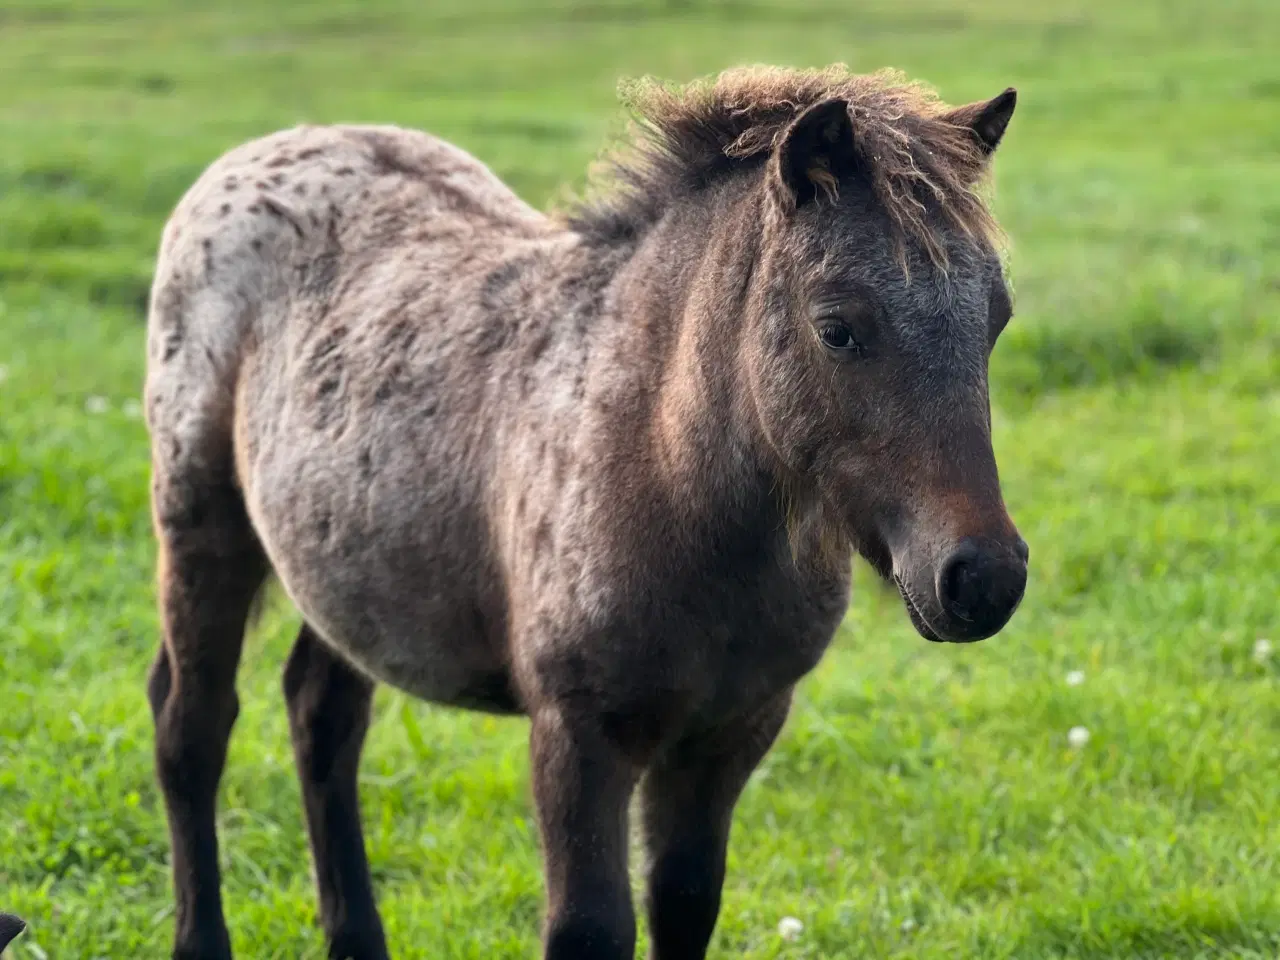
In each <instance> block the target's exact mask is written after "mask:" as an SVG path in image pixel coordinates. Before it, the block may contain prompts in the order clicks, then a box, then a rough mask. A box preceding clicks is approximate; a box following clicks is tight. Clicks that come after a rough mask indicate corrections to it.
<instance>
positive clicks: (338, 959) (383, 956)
mask: <svg viewBox="0 0 1280 960" xmlns="http://www.w3.org/2000/svg"><path fill="white" fill-rule="evenodd" d="M329 960H389V956H388V954H387V944H386V941H385V940H384V939H383V936H382V931H381V930H380V929H379V930H350V931H343V932H342V933H339V934H337V935H335V936H334V938H333V939H332V940H331V941H330V942H329Z"/></svg>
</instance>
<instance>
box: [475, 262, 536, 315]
mask: <svg viewBox="0 0 1280 960" xmlns="http://www.w3.org/2000/svg"><path fill="white" fill-rule="evenodd" d="M532 262H533V258H532V257H527V256H525V257H512V258H511V259H509V260H504V261H503V262H502V263H500V264H499V265H498V266H496V267H494V268H493V269H492V270H490V271H489V272H488V273H487V274H486V275H485V278H484V282H483V283H481V284H480V305H481V306H482V307H484V308H485V309H486V310H489V311H494V310H503V309H509V306H510V305H509V303H508V299H507V297H506V294H507V293H508V292H509V291H510V290H511V288H512V287H513V286H514V285H515V283H516V281H517V280H518V279H519V278H520V276H521V275H522V274H523V273H524V272H525V271H526V270H528V269H529V265H530V264H531V263H532Z"/></svg>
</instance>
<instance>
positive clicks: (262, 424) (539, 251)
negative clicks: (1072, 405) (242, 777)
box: [146, 68, 1027, 960]
mask: <svg viewBox="0 0 1280 960" xmlns="http://www.w3.org/2000/svg"><path fill="white" fill-rule="evenodd" d="M632 102H633V106H634V108H635V110H636V111H637V113H638V115H639V117H640V120H641V124H640V129H639V131H638V132H637V134H636V137H635V139H634V141H633V142H632V143H631V144H630V146H629V147H628V148H625V149H623V150H622V151H621V152H620V153H619V154H618V155H617V156H615V157H614V162H613V165H612V174H611V176H610V181H609V183H608V184H606V185H605V186H604V188H603V190H602V191H601V192H598V193H597V195H596V198H595V199H594V200H592V201H590V202H587V203H584V204H582V205H580V206H579V207H578V208H577V209H576V210H575V211H574V212H572V213H571V214H570V215H568V216H565V217H561V218H558V219H552V218H549V217H546V216H543V215H542V214H539V213H537V212H535V211H534V210H533V209H531V208H530V207H528V206H526V205H525V204H524V203H523V202H521V201H520V200H519V199H518V198H517V197H516V196H515V195H514V194H513V193H512V192H511V191H510V190H508V189H507V188H506V187H505V186H504V185H503V184H502V183H501V182H499V181H498V180H497V178H496V177H494V175H493V174H492V173H490V171H489V170H488V169H486V168H485V167H484V166H483V165H482V164H481V163H479V162H478V161H477V160H475V159H473V158H472V157H470V156H468V155H467V154H465V153H463V152H462V151H461V150H458V149H457V148H455V147H453V146H450V145H449V144H447V143H444V142H442V141H440V140H437V139H434V138H432V137H430V136H427V135H425V134H422V133H416V132H411V131H408V130H403V129H399V128H395V127H358V126H339V127H302V128H298V129H293V130H289V131H286V132H282V133H277V134H275V135H272V136H268V137H266V138H264V139H261V140H257V141H254V142H252V143H249V144H247V145H245V146H242V147H239V148H237V149H235V150H232V151H231V152H229V153H227V154H226V155H225V156H223V157H222V158H221V159H219V160H218V161H217V162H216V163H214V164H213V166H211V167H210V168H209V170H208V171H207V172H206V173H205V174H204V175H203V176H202V177H201V178H200V179H199V181H198V182H197V183H196V184H195V185H194V186H193V187H192V188H191V190H190V191H189V192H188V193H187V194H186V196H185V197H184V198H183V199H182V201H181V202H180V204H179V205H178V207H177V209H176V211H175V212H174V214H173V216H172V217H171V219H170V220H169V223H168V225H167V226H166V228H165V231H164V235H163V239H162V244H161V250H160V255H159V262H158V265H157V271H156V277H155V282H154V287H153V290H152V300H151V309H150V320H149V337H148V348H147V349H148V357H147V359H148V370H147V383H146V412H147V422H148V425H149V430H150V434H151V443H152V460H153V489H152V504H153V514H154V522H155V530H156V535H157V539H158V541H159V594H160V607H161V614H162V623H163V633H164V636H163V643H162V645H161V648H160V652H159V655H158V657H157V659H156V662H155V664H154V666H153V669H152V672H151V676H150V681H149V685H148V694H149V699H150V702H151V706H152V709H153V712H154V717H155V725H156V744H155V746H156V765H157V773H158V778H159V782H160V786H161V788H162V791H163V794H164V800H165V805H166V810H167V814H168V822H169V827H170V834H171V837H170V839H171V844H172V860H173V877H174V885H175V894H176V901H177V911H176V940H175V945H174V951H173V956H174V957H177V958H183V960H196V958H199V960H225V958H228V957H230V956H231V947H230V940H229V937H228V933H227V928H226V925H225V922H224V918H223V911H222V904H221V897H220V892H219V873H218V854H217V838H216V836H215V821H214V812H215V795H216V791H217V786H218V781H219V777H220V775H221V772H222V767H223V763H224V759H225V755H226V748H227V741H228V737H229V736H230V733H231V728H232V725H233V724H234V722H235V718H236V713H237V709H238V706H237V699H236V692H235V674H236V666H237V662H238V660H239V656H240V649H241V640H242V636H243V633H244V630H245V624H246V619H247V617H248V615H249V611H250V608H251V605H252V603H253V600H254V597H255V594H256V593H257V592H258V591H259V589H260V588H261V587H262V585H263V582H264V580H265V578H266V577H267V576H268V574H269V573H272V572H274V574H275V575H276V576H277V577H278V578H279V580H280V582H281V583H282V584H283V586H284V589H285V590H286V591H287V593H288V594H289V596H290V597H291V598H292V600H293V602H294V603H295V604H296V605H297V608H298V610H299V611H300V612H301V614H302V617H303V620H304V625H303V626H302V628H301V632H300V633H299V635H298V638H297V642H296V644H295V646H294V649H293V652H292V653H291V654H290V656H289V660H288V663H287V665H286V667H285V670H284V693H285V697H286V700H287V704H288V714H289V721H290V728H291V731H292V736H293V743H294V749H295V754H296V760H297V769H298V775H299V777H300V779H301V784H302V796H303V800H304V806H305V812H306V818H307V824H308V829H309V834H310V842H311V850H312V855H313V859H314V864H315V875H316V879H317V883H318V887H319V901H320V917H321V921H322V924H323V926H324V929H325V932H326V935H327V938H328V944H329V955H330V956H331V957H334V958H358V960H375V958H385V957H386V956H387V948H386V943H385V938H384V935H383V930H382V925H381V922H380V920H379V917H378V912H377V909H376V907H375V903H374V895H373V891H372V888H371V884H370V879H369V868H368V863H367V861H366V858H365V850H364V841H363V837H362V834H361V825H360V817H359V809H358V801H357V790H356V772H357V765H358V761H359V756H360V751H361V745H362V742H363V739H364V736H365V732H366V729H367V727H368V723H369V709H370V701H371V699H372V694H373V688H374V684H375V682H383V683H388V684H392V685H394V686H396V687H399V688H400V689H402V690H405V691H408V692H409V693H411V694H414V695H416V696H418V697H421V698H424V699H426V700H430V701H434V702H436V703H441V704H450V705H455V706H462V707H469V708H474V709H478V710H488V711H493V712H498V713H510V714H523V715H525V716H527V717H528V718H529V720H530V722H531V745H530V749H531V757H532V768H531V769H532V782H533V795H534V800H535V802H536V808H537V816H538V825H539V829H540V833H541V837H542V849H543V855H544V860H545V874H546V886H547V906H546V922H545V929H544V933H543V936H544V956H545V957H546V958H548V960H570V958H572V960H579V958H592V960H621V958H630V957H632V955H633V953H634V949H635V918H634V914H633V910H632V903H631V897H630V890H629V886H628V874H627V863H626V857H627V837H628V825H627V811H628V803H629V800H630V798H631V796H632V793H633V791H634V790H636V789H639V790H640V791H641V794H642V797H641V799H642V804H641V809H642V810H643V820H644V824H643V826H644V832H645V837H646V842H647V850H648V873H647V895H646V906H647V911H648V920H649V929H650V931H651V941H652V957H654V958H655V960H689V958H700V957H703V956H704V954H705V951H706V948H707V944H708V941H709V940H710V938H711V934H712V930H713V928H714V926H715V923H716V915H717V913H718V911H719V906H720V890H721V886H722V882H723V879H724V869H725V851H726V846H727V843H728V837H729V827H730V820H731V817H732V811H733V808H734V804H735V802H736V800H737V798H738V795H739V792H740V791H741V789H742V787H743V785H744V784H745V783H746V780H747V777H748V775H749V774H750V773H751V771H752V770H753V769H754V768H755V766H756V765H757V763H758V762H759V761H760V759H761V758H762V756H763V755H764V754H765V752H766V751H767V750H768V749H769V747H770V745H771V744H772V743H773V740H774V738H775V736H776V735H777V733H778V731H779V729H780V728H781V726H782V724H783V721H784V718H785V717H786V715H787V710H788V706H789V703H790V700H791V694H792V689H793V687H794V685H795V684H796V682H797V681H798V680H799V679H800V678H801V677H803V676H804V675H805V674H806V673H807V672H808V671H809V670H811V669H812V668H813V667H814V665H815V664H816V663H817V662H818V660H819V658H820V657H821V655H822V653H823V651H824V649H825V648H826V647H827V645H828V643H829V642H830V640H831V638H832V636H833V634H834V632H835V630H836V627H837V625H838V623H839V622H840V619H841V617H842V615H843V614H844V611H845V609H846V605H847V602H848V589H849V573H850V570H849V561H850V555H851V551H854V550H856V551H857V552H858V553H860V554H861V555H862V556H863V557H865V558H866V559H867V560H868V561H869V562H870V563H871V564H872V565H873V566H874V567H875V568H876V569H877V570H878V571H880V573H881V574H882V575H883V576H885V577H892V579H893V580H894V582H895V583H896V584H897V586H898V588H899V589H900V591H901V594H902V598H903V602H904V605H905V607H906V610H907V612H908V614H909V616H910V617H911V620H912V622H913V623H914V624H915V626H916V628H917V630H918V631H919V632H920V633H921V634H922V635H923V636H925V637H926V638H928V639H930V640H945V641H971V640H980V639H982V638H984V637H987V636H990V635H991V634H993V633H995V632H997V631H998V630H1000V629H1001V628H1002V627H1003V626H1004V624H1005V623H1006V622H1007V621H1008V619H1009V617H1010V616H1011V615H1012V613H1013V611H1014V609H1015V607H1016V606H1017V604H1018V602H1019V600H1020V599H1021V596H1022V592H1023V588H1024V585H1025V581H1026V569H1027V568H1026V561H1027V547H1026V545H1025V544H1024V543H1023V542H1022V540H1021V539H1020V538H1019V536H1018V533H1017V531H1016V529H1015V527H1014V525H1013V522H1012V521H1011V520H1010V518H1009V515H1008V513H1007V512H1006V510H1005V507H1004V503H1003V499H1002V496H1001V491H1000V485H999V481H998V478H997V472H996V463H995V458H994V454H993V451H992V446H991V430H990V412H989V401H988V390H987V364H988V358H989V355H990V351H991V348H992V346H993V344H994V343H995V339H996V337H997V336H998V335H999V333H1000V330H1001V328H1002V327H1003V326H1004V324H1005V323H1006V322H1007V321H1008V319H1009V317H1010V313H1011V305H1010V299H1009V294H1008V291H1007V289H1006V286H1005V281H1004V278H1003V275H1002V271H1001V267H1000V261H999V258H998V255H997V244H996V239H995V237H996V230H995V227H994V223H993V221H992V218H991V215H990V213H989V211H988V208H987V207H986V205H985V204H984V203H983V201H982V199H981V197H980V195H979V193H978V192H976V190H977V187H978V185H979V183H980V182H981V181H982V179H983V177H984V174H985V172H986V169H987V166H988V163H989V158H990V155H991V153H992V152H993V151H994V150H995V148H996V145H997V144H998V143H999V142H1000V139H1001V137H1002V135H1003V133H1004V130H1005V126H1006V124H1007V123H1008V121H1009V118H1010V116H1011V115H1012V113H1013V109H1014V93H1013V91H1012V90H1008V91H1006V92H1005V93H1003V94H1001V95H999V96H997V97H996V98H994V99H993V100H990V101H987V102H981V103H977V104H972V105H969V106H966V107H960V108H954V109H953V108H947V107H945V106H944V105H943V104H941V103H940V102H939V101H938V100H937V99H936V97H934V95H933V94H932V93H930V92H929V91H927V90H926V89H924V88H922V87H920V86H918V85H914V84H911V83H907V82H905V81H904V80H903V79H902V78H900V77H899V76H897V75H894V74H877V75H873V76H856V75H851V74H848V73H847V72H845V71H843V70H842V69H840V68H832V69H829V70H825V71H787V70H776V69H769V68H754V69H741V70H734V71H729V72H727V73H725V74H722V75H721V76H719V77H718V78H715V79H714V80H710V81H706V82H701V83H696V84H693V85H691V86H688V87H685V88H683V89H671V88H666V87H662V86H658V85H654V84H647V85H646V84H642V85H640V86H638V87H637V88H635V89H634V90H633V92H632Z"/></svg>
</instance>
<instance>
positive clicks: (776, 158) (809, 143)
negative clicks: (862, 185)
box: [769, 97, 854, 213]
mask: <svg viewBox="0 0 1280 960" xmlns="http://www.w3.org/2000/svg"><path fill="white" fill-rule="evenodd" d="M853 165H854V150H853V121H852V119H851V118H850V115H849V102H848V101H847V100H844V99H843V98H840V97H833V98H831V99H829V100H822V101H819V102H818V103H815V104H813V105H812V106H810V107H808V108H807V109H805V110H804V111H803V112H802V113H801V114H800V115H799V116H798V117H796V118H795V120H793V121H791V125H790V126H789V127H787V129H786V130H785V131H784V132H783V134H782V140H781V142H780V143H779V144H778V145H777V146H776V147H775V148H774V151H773V156H772V157H771V158H770V160H769V187H770V192H771V193H772V194H773V196H774V198H775V199H776V200H777V202H778V204H779V206H781V207H782V209H783V211H784V212H787V213H790V212H793V211H795V210H798V209H799V208H800V207H803V206H804V205H805V204H807V203H812V202H813V201H814V200H816V199H817V198H818V195H819V192H821V193H823V194H825V195H826V196H828V197H834V196H835V195H836V186H837V184H838V183H839V182H840V179H841V177H844V176H846V175H848V174H849V173H850V172H851V171H852V170H853Z"/></svg>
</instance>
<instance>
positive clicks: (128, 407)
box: [120, 400, 142, 420]
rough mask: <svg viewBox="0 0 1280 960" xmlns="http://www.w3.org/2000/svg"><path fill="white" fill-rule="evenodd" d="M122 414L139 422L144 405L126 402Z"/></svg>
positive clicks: (132, 401)
mask: <svg viewBox="0 0 1280 960" xmlns="http://www.w3.org/2000/svg"><path fill="white" fill-rule="evenodd" d="M120 412H121V413H123V414H124V415H125V416H126V417H128V418H129V419H130V420H137V419H138V417H140V416H142V404H140V403H139V402H138V401H137V400H126V401H125V402H124V403H123V405H121V407H120Z"/></svg>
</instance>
